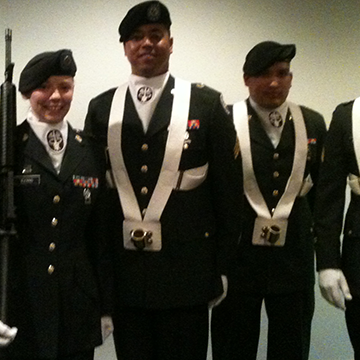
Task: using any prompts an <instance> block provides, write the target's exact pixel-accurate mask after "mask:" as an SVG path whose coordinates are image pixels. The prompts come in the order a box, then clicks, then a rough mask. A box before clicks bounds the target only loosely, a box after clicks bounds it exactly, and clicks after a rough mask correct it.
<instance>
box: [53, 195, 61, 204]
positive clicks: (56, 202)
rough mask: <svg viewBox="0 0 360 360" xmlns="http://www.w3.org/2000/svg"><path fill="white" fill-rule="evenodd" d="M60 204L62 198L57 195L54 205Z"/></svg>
mask: <svg viewBox="0 0 360 360" xmlns="http://www.w3.org/2000/svg"><path fill="white" fill-rule="evenodd" d="M59 202H60V196H59V195H55V196H54V198H53V203H54V204H58V203H59Z"/></svg>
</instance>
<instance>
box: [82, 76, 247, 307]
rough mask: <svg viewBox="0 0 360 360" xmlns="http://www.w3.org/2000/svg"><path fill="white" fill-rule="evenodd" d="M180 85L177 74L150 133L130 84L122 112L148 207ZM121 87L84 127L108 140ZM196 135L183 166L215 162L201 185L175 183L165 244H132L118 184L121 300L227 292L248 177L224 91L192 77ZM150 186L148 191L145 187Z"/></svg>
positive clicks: (204, 298)
mask: <svg viewBox="0 0 360 360" xmlns="http://www.w3.org/2000/svg"><path fill="white" fill-rule="evenodd" d="M173 87H174V78H173V77H171V76H170V78H169V80H168V83H167V84H166V86H165V88H164V91H163V93H162V95H161V98H160V100H159V103H158V105H157V107H156V109H155V112H154V115H153V117H152V119H151V122H150V125H149V128H148V131H147V133H146V134H144V131H143V128H142V123H141V120H140V119H139V117H138V114H137V112H136V109H135V105H134V103H133V100H132V98H131V95H130V93H129V91H128V92H127V96H126V103H125V111H124V113H125V115H124V118H123V132H122V150H123V156H124V161H125V165H126V168H127V171H128V174H129V177H130V180H131V183H132V186H133V188H134V190H135V194H136V197H137V201H138V204H139V207H140V210H141V211H143V210H144V209H146V207H147V205H148V203H149V200H150V197H151V195H152V193H153V191H154V188H155V185H156V183H157V180H158V176H159V173H160V168H161V165H162V161H163V157H164V151H165V144H166V139H167V134H168V131H167V127H168V125H169V121H170V116H171V110H172V102H173V95H172V94H171V90H172V89H173ZM114 91H115V89H111V90H109V91H107V92H105V93H103V94H101V95H99V96H98V97H96V98H94V99H93V100H92V101H91V102H90V104H89V109H88V114H87V117H86V121H85V132H89V133H90V134H92V135H93V136H94V137H96V138H97V139H98V140H99V141H100V142H102V143H103V144H104V145H106V137H107V128H108V121H109V112H110V107H111V102H112V98H113V95H114ZM188 119H189V120H195V121H194V122H192V124H195V126H193V127H192V128H190V127H189V128H188V133H189V137H188V139H184V148H183V152H182V156H181V161H180V165H179V170H187V169H192V168H197V167H200V166H203V165H204V164H206V163H209V172H208V175H207V178H206V180H205V181H204V182H203V183H202V184H201V185H199V186H198V187H196V188H195V189H192V190H188V191H182V190H173V191H172V193H171V195H170V198H169V200H168V202H167V205H166V207H165V209H164V211H163V213H162V216H161V219H160V221H161V226H162V249H161V250H160V251H158V252H148V251H132V250H125V249H124V247H123V240H122V221H123V215H122V211H121V206H120V202H119V199H118V194H117V191H116V189H114V196H113V198H112V200H113V204H112V210H111V211H109V213H111V216H112V220H111V223H112V225H113V231H112V234H111V237H112V239H113V243H114V249H115V251H114V255H115V258H114V264H115V275H114V278H115V281H116V285H117V287H118V292H119V294H118V296H117V299H116V301H117V302H118V303H119V304H120V306H122V305H123V306H135V307H145V308H171V307H181V306H191V305H198V304H205V303H207V302H208V301H209V300H211V299H213V298H215V297H216V296H218V295H220V294H221V293H222V284H221V279H220V275H221V274H226V273H227V267H228V263H229V258H230V256H231V254H232V253H234V249H235V246H236V242H237V238H238V236H239V232H240V230H239V227H240V211H241V207H240V206H239V201H240V200H239V199H241V194H242V185H241V184H240V183H239V182H238V178H239V177H238V176H236V174H235V172H236V171H239V170H238V169H237V168H236V166H234V165H235V162H234V144H235V139H236V135H235V129H234V126H233V124H232V121H231V119H230V118H229V116H228V114H227V113H226V111H225V109H224V106H223V104H222V102H221V97H220V94H219V93H217V92H216V91H214V90H212V89H210V88H208V87H205V86H203V85H199V84H198V85H196V84H192V88H191V101H190V110H189V117H188ZM144 189H146V191H144Z"/></svg>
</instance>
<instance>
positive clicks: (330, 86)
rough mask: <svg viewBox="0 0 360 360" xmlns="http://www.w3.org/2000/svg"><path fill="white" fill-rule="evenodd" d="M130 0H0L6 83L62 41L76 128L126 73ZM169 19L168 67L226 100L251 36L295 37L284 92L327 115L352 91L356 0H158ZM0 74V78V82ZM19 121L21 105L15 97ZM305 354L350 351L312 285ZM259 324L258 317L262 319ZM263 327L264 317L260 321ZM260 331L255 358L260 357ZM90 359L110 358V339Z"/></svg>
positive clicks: (359, 58)
mask: <svg viewBox="0 0 360 360" xmlns="http://www.w3.org/2000/svg"><path fill="white" fill-rule="evenodd" d="M137 2H138V1H137V0H136V1H131V0H122V1H119V0H103V1H91V0H57V1H55V0H32V1H26V0H0V72H3V69H4V67H5V65H4V64H5V40H4V37H3V36H2V35H1V32H3V34H4V33H5V29H6V28H11V29H12V32H13V41H12V61H13V62H15V72H14V82H15V83H16V84H18V79H19V74H20V72H21V70H22V69H23V68H24V66H25V65H26V63H27V62H28V60H30V58H32V57H33V56H34V55H36V54H38V53H40V52H43V51H50V50H58V49H61V48H69V49H71V50H72V51H73V53H74V57H75V61H76V63H77V66H78V72H77V75H76V88H75V97H74V101H73V105H72V108H71V110H70V112H69V115H68V119H69V121H70V122H71V123H72V124H73V125H74V126H75V127H78V128H82V127H83V122H84V118H85V115H86V111H87V105H88V102H89V100H90V99H91V98H92V97H94V96H95V95H97V94H98V93H100V92H102V91H104V90H106V89H108V88H110V87H113V86H117V85H118V84H120V83H122V82H124V81H126V80H127V78H128V75H129V72H130V67H129V65H128V63H127V60H126V58H125V57H124V55H123V49H122V45H120V44H119V42H118V33H117V29H118V26H119V23H120V21H121V19H122V18H123V16H124V15H125V13H126V12H127V10H128V9H129V8H130V7H132V6H133V5H135V4H136V3H137ZM164 3H165V4H166V5H167V6H168V8H169V10H170V13H171V17H172V20H173V26H172V35H173V37H174V53H173V55H172V56H171V72H172V73H173V74H174V75H176V76H179V77H182V78H185V79H188V80H191V81H199V82H204V83H206V84H207V85H209V86H212V87H214V88H216V89H218V90H219V91H221V92H222V93H223V94H224V97H225V100H226V101H227V102H228V103H233V102H235V101H237V100H241V99H243V98H245V97H246V96H247V89H246V88H245V86H244V85H243V82H242V65H243V62H244V58H245V55H246V54H247V52H248V51H249V50H250V49H251V48H252V47H253V46H254V45H255V44H256V43H258V42H260V41H264V40H275V41H278V42H281V43H295V44H296V46H297V55H296V57H295V58H294V60H293V61H292V70H293V73H294V80H293V87H292V90H291V93H290V98H289V99H290V100H292V101H294V102H297V103H299V104H304V105H307V106H309V107H312V108H314V109H316V110H318V111H319V112H321V113H322V114H323V115H324V116H325V118H326V121H327V122H329V121H330V118H331V113H332V111H333V110H334V108H335V106H336V105H337V104H338V103H340V102H344V101H348V100H351V99H353V98H355V97H357V96H360V89H358V84H359V83H360V68H359V65H360V46H359V45H360V44H359V40H358V39H359V34H360V20H359V13H360V12H359V10H360V1H359V0H344V1H340V0H301V1H299V0H272V1H266V0H251V1H246V0H219V1H213V0H164ZM2 81H3V80H2V79H1V77H0V82H2ZM17 104H18V110H17V111H18V122H20V121H22V120H23V119H24V118H25V116H26V112H27V108H28V104H27V102H26V101H24V100H23V99H22V98H21V96H18V99H17ZM316 295H317V299H316V300H317V302H316V312H315V316H314V322H313V341H312V349H311V357H310V359H311V360H313V359H324V360H350V359H352V358H353V355H352V350H351V346H350V343H349V340H348V338H347V333H346V328H345V322H344V319H343V314H342V313H341V312H340V311H338V310H336V309H333V308H332V307H330V305H328V304H327V303H325V301H324V300H323V299H321V298H320V296H319V294H318V291H317V292H316ZM263 321H264V323H266V318H265V316H264V318H263ZM265 325H266V324H265ZM265 348H266V331H265V326H264V331H263V333H262V338H261V344H260V352H259V359H265V355H264V354H265ZM97 359H102V360H112V359H115V355H114V352H113V347H112V342H111V340H110V341H108V342H107V343H106V344H105V345H104V346H102V347H100V348H99V349H98V350H97Z"/></svg>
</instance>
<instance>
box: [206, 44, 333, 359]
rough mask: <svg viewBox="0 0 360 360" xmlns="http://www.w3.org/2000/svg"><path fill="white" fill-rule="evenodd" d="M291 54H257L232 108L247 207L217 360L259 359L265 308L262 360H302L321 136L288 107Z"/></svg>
mask: <svg viewBox="0 0 360 360" xmlns="http://www.w3.org/2000/svg"><path fill="white" fill-rule="evenodd" d="M295 51H296V48H295V45H292V44H291V45H282V44H279V43H277V42H273V41H265V42H261V43H259V44H257V45H256V46H255V47H254V48H253V49H252V50H251V51H250V52H249V53H248V54H247V56H246V60H245V64H244V67H243V71H244V82H245V85H246V86H247V87H248V88H249V93H250V97H249V98H248V99H247V100H246V101H242V102H239V103H236V104H234V106H233V107H232V108H231V110H232V114H233V118H234V123H235V127H236V129H237V134H238V137H239V143H240V152H241V160H242V166H243V175H244V193H245V198H246V200H245V206H244V214H243V227H242V234H241V236H240V240H239V244H238V248H237V259H236V262H235V263H234V264H233V266H232V268H231V270H229V291H228V296H227V298H226V299H225V300H224V301H223V302H222V303H221V304H220V305H219V306H218V307H217V308H215V309H214V310H213V314H212V320H213V322H212V343H213V358H214V359H215V360H220V359H221V360H223V359H242V360H255V359H256V355H257V348H258V341H259V333H260V313H261V307H262V304H263V303H264V304H265V308H266V312H267V316H268V319H269V326H268V344H267V359H268V360H285V359H286V360H289V359H291V360H297V359H299V360H300V359H301V360H305V359H307V358H308V353H309V344H310V329H311V320H312V316H313V310H314V289H313V287H314V235H313V231H312V227H313V220H312V219H313V218H312V204H313V196H314V191H315V189H316V187H315V186H316V183H317V179H318V168H319V163H320V157H321V149H322V144H323V140H324V136H325V133H326V127H325V122H324V119H323V117H322V116H321V115H320V114H318V113H317V112H315V111H313V110H310V109H309V108H306V107H303V106H301V107H299V106H297V105H295V104H293V103H291V102H289V101H287V96H288V94H289V90H290V87H291V82H292V73H291V72H290V61H291V60H292V59H293V57H294V56H295ZM239 166H241V165H240V164H239ZM312 185H315V186H313V187H311V186H312ZM310 189H311V190H310ZM309 190H310V191H309Z"/></svg>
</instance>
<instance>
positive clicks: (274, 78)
mask: <svg viewBox="0 0 360 360" xmlns="http://www.w3.org/2000/svg"><path fill="white" fill-rule="evenodd" d="M244 82H245V85H246V86H248V88H249V93H250V96H251V98H252V99H253V100H254V101H255V102H256V103H257V104H258V105H260V106H261V107H263V108H266V109H275V108H277V107H279V106H280V105H281V104H283V103H284V102H285V101H286V98H287V96H288V94H289V91H290V88H291V82H292V73H291V72H290V63H289V62H286V61H280V62H276V63H275V64H274V65H272V66H270V67H269V68H268V69H267V70H265V71H264V72H263V73H261V74H260V75H258V76H249V75H244Z"/></svg>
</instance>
